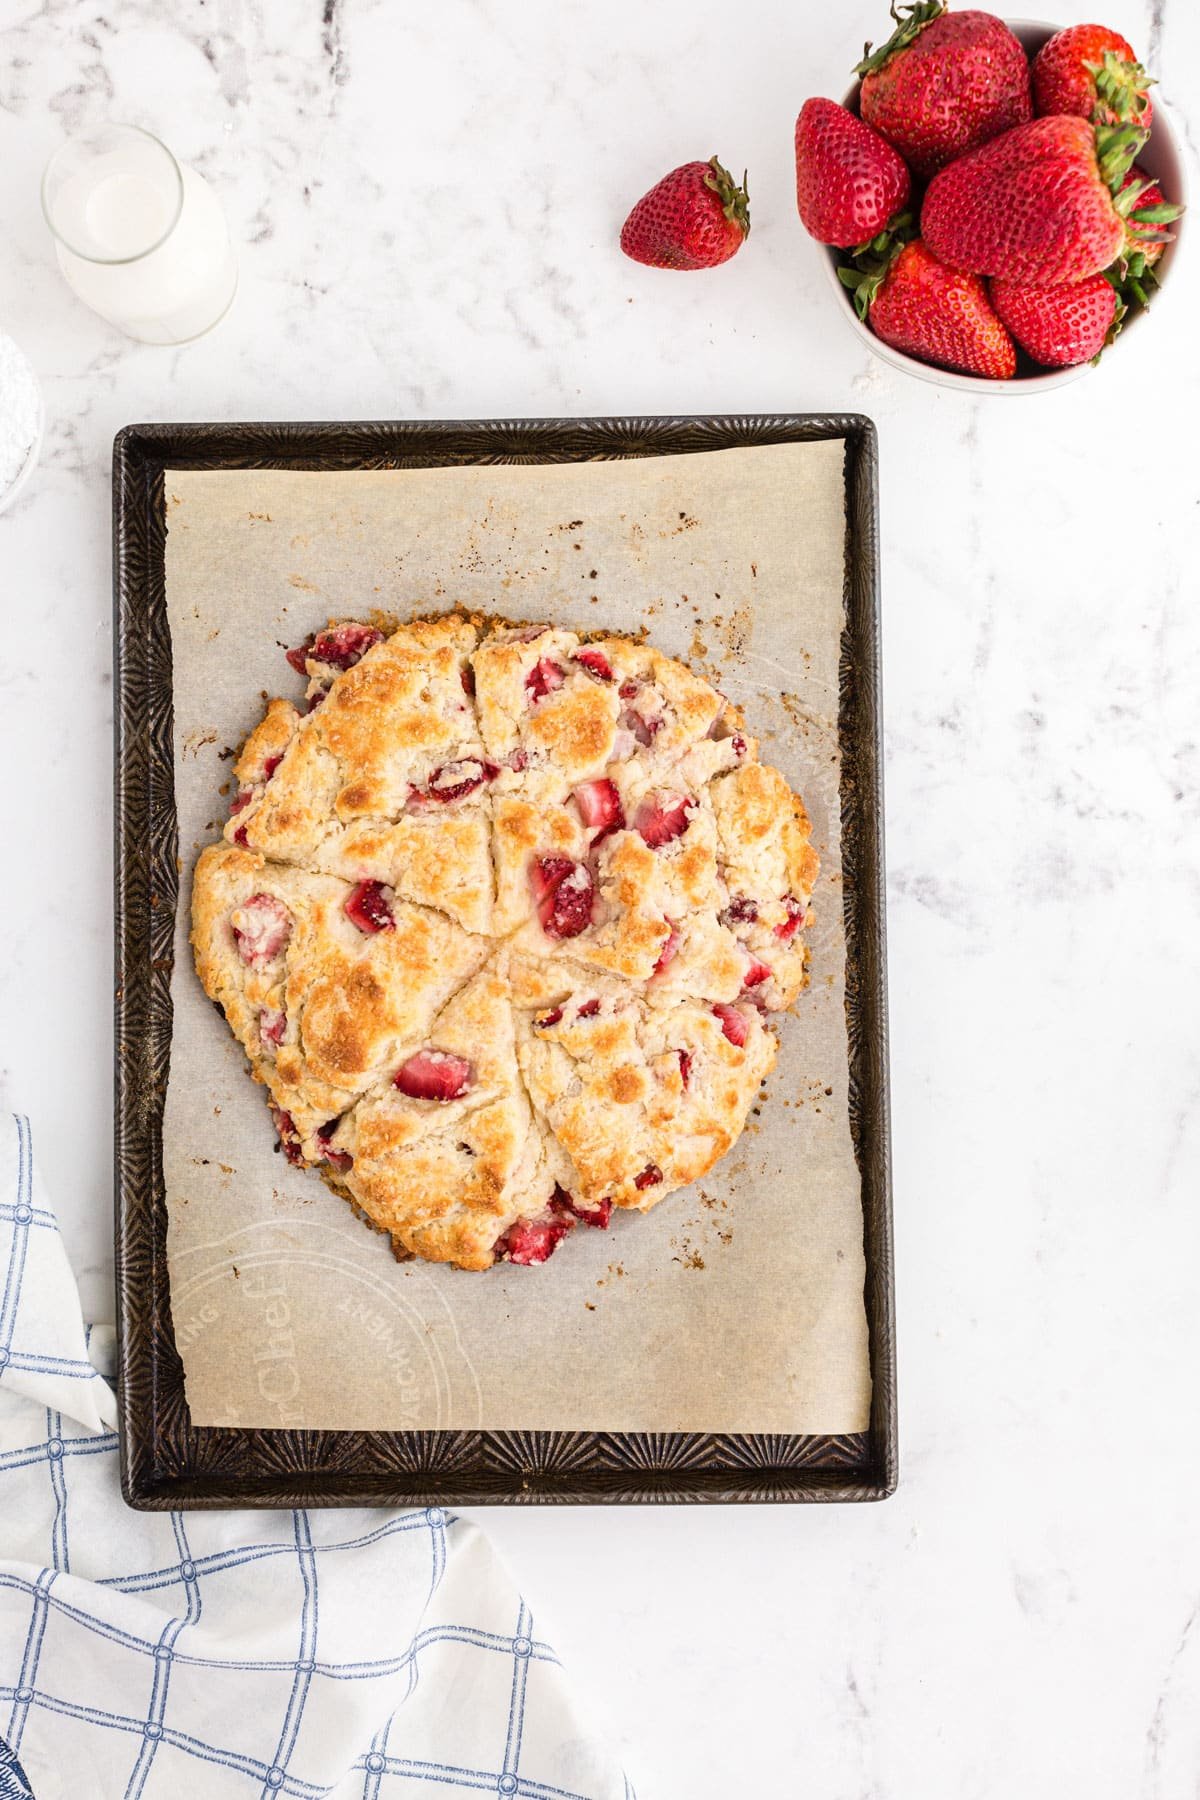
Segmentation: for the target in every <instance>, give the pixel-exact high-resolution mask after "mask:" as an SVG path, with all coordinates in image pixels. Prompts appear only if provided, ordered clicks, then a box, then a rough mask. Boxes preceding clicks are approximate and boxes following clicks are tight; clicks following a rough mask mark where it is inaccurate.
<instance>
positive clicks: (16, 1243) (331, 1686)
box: [0, 1117, 633, 1800]
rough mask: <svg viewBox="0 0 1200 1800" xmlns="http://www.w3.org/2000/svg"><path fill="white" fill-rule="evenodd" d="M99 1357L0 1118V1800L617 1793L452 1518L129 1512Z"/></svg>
mask: <svg viewBox="0 0 1200 1800" xmlns="http://www.w3.org/2000/svg"><path fill="white" fill-rule="evenodd" d="M112 1343H113V1334H112V1331H111V1329H110V1328H104V1327H98V1328H96V1329H94V1330H91V1331H88V1330H85V1328H84V1325H83V1321H82V1318H81V1316H80V1309H79V1298H78V1293H77V1291H76V1287H75V1282H74V1279H73V1277H72V1274H71V1269H70V1265H69V1264H68V1262H67V1257H66V1252H65V1250H64V1248H63V1243H62V1239H61V1237H60V1236H59V1232H58V1226H57V1223H56V1221H55V1218H54V1215H53V1213H52V1212H51V1211H50V1210H49V1209H48V1207H47V1206H46V1204H45V1201H44V1199H43V1197H42V1194H41V1191H40V1189H39V1186H38V1179H37V1173H36V1170H35V1168H34V1163H33V1147H32V1140H31V1134H30V1129H29V1125H28V1123H27V1121H26V1120H24V1119H16V1120H13V1119H9V1118H7V1117H0V1800H28V1796H29V1795H30V1793H32V1795H33V1796H34V1800H110V1796H113V1797H117V1796H120V1797H122V1800H156V1797H159V1796H161V1797H164V1800H210V1797H211V1800H233V1797H234V1796H236V1797H237V1800H246V1797H248V1796H256V1797H261V1800H271V1797H272V1796H275V1795H293V1796H297V1797H298V1800H317V1797H318V1796H324V1795H329V1796H333V1797H336V1800H348V1797H350V1796H353V1797H354V1800H422V1797H424V1796H429V1800H433V1796H438V1797H439V1800H447V1797H448V1796H450V1795H453V1794H468V1793H470V1794H479V1793H483V1794H497V1795H510V1794H511V1795H518V1796H524V1797H525V1800H632V1797H633V1790H632V1788H631V1787H630V1785H629V1783H628V1781H627V1780H626V1779H625V1777H624V1776H623V1775H622V1774H621V1773H620V1772H619V1770H617V1769H616V1767H615V1766H614V1764H613V1763H612V1761H611V1759H610V1758H609V1757H608V1756H607V1755H606V1754H605V1752H604V1751H603V1749H602V1748H601V1747H600V1746H599V1745H598V1744H597V1742H596V1741H595V1739H594V1738H593V1737H592V1736H591V1735H590V1733H589V1732H588V1730H587V1729H586V1727H585V1726H584V1725H583V1724H582V1723H581V1721H580V1719H579V1717H578V1715H577V1713H576V1710H575V1707H574V1705H573V1702H572V1698H571V1695H570V1692H569V1690H568V1687H567V1684H566V1682H565V1679H564V1676H563V1673H562V1668H561V1665H560V1663H559V1661H558V1659H557V1657H556V1656H555V1654H554V1652H553V1650H552V1649H551V1648H550V1646H549V1644H547V1643H545V1642H544V1641H543V1640H542V1639H541V1638H540V1637H539V1636H538V1635H537V1631H536V1629H535V1626H534V1620H533V1617H532V1615H531V1613H530V1611H529V1608H528V1607H527V1606H526V1605H525V1603H524V1601H523V1600H521V1598H520V1596H519V1595H518V1594H517V1593H516V1592H515V1591H514V1589H513V1587H512V1585H511V1583H510V1581H509V1579H508V1576H507V1575H506V1574H505V1572H504V1570H503V1568H502V1567H501V1565H500V1563H499V1562H498V1560H497V1558H496V1556H495V1554H494V1552H493V1551H492V1549H491V1547H490V1545H489V1544H488V1542H487V1540H486V1538H484V1537H483V1536H482V1535H481V1533H480V1532H478V1531H477V1530H476V1529H475V1528H474V1527H473V1526H472V1525H470V1524H468V1523H466V1522H465V1521H463V1520H460V1519H456V1518H455V1517H454V1516H453V1515H452V1514H450V1513H446V1512H443V1511H442V1510H441V1509H440V1508H439V1507H428V1508H425V1509H423V1510H421V1511H415V1512H378V1511H354V1512H348V1511H343V1512H338V1511H314V1512H311V1513H310V1512H227V1513H220V1512H196V1513H170V1514H167V1513H136V1512H131V1511H130V1510H129V1509H128V1508H126V1507H125V1505H124V1503H123V1501H122V1499H121V1495H120V1489H119V1486H118V1480H117V1439H116V1435H115V1433H114V1432H113V1430H112V1426H113V1424H114V1423H115V1420H116V1407H115V1405H114V1400H113V1393H112V1389H111V1387H110V1386H109V1383H108V1380H107V1379H106V1374H107V1372H108V1362H109V1359H110V1358H111V1352H112Z"/></svg>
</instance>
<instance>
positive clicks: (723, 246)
mask: <svg viewBox="0 0 1200 1800" xmlns="http://www.w3.org/2000/svg"><path fill="white" fill-rule="evenodd" d="M749 232H750V205H749V198H748V196H747V193H746V177H745V176H744V175H743V176H742V185H741V187H738V185H737V183H736V182H735V181H734V179H733V177H732V175H731V174H730V173H729V171H728V169H723V168H722V167H721V164H720V163H719V162H718V161H717V159H716V157H715V156H713V157H710V159H709V160H708V162H690V163H684V164H683V165H682V167H681V168H678V169H672V171H671V173H670V174H669V175H664V176H663V178H662V180H661V181H660V182H659V183H658V185H657V186H656V187H652V188H651V189H650V192H649V193H648V194H644V195H643V196H642V198H641V199H640V200H639V201H638V203H637V205H636V206H635V207H634V209H633V211H632V212H631V213H630V215H629V217H628V218H627V219H626V221H625V223H624V225H623V226H622V227H621V248H622V250H623V251H624V252H625V254H626V256H632V258H633V260H634V262H640V263H649V264H650V265H651V267H652V268H655V269H714V268H716V266H717V264H718V263H723V262H728V261H729V258H730V257H731V256H733V255H734V253H735V252H736V251H738V250H740V249H741V247H742V245H743V243H744V242H745V240H746V238H747V237H748V236H749Z"/></svg>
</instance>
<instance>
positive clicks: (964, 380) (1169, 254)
mask: <svg viewBox="0 0 1200 1800" xmlns="http://www.w3.org/2000/svg"><path fill="white" fill-rule="evenodd" d="M1006 23H1007V25H1008V28H1009V30H1010V31H1011V32H1012V33H1013V34H1014V36H1015V37H1018V38H1019V39H1020V40H1021V43H1022V44H1023V45H1024V47H1025V49H1026V51H1027V52H1028V54H1029V56H1030V57H1031V58H1032V57H1034V56H1036V55H1037V53H1038V51H1039V50H1040V49H1041V47H1042V45H1043V44H1044V43H1045V42H1046V40H1047V38H1051V37H1053V36H1054V33H1055V32H1056V31H1059V30H1061V29H1062V27H1061V26H1058V25H1047V24H1045V23H1044V22H1043V21H1042V20H1040V19H1008V20H1007V21H1006ZM858 89H859V84H858V82H857V81H856V82H855V84H854V86H853V87H852V88H851V89H850V90H849V92H848V93H846V94H844V95H843V96H842V104H843V106H848V107H849V108H850V110H851V111H852V112H855V113H856V112H857V111H858ZM1153 99H1154V119H1153V123H1152V125H1151V128H1150V140H1149V142H1148V143H1147V145H1146V148H1145V149H1144V150H1143V151H1142V154H1141V155H1140V156H1139V157H1138V163H1139V164H1140V166H1141V167H1142V168H1143V169H1145V170H1146V171H1147V173H1148V174H1150V175H1153V176H1154V179H1155V180H1156V181H1157V182H1158V183H1159V184H1160V186H1161V187H1162V190H1163V192H1164V194H1165V195H1166V197H1167V199H1168V200H1170V201H1173V202H1174V203H1175V204H1177V205H1185V204H1186V202H1187V194H1186V192H1185V187H1186V183H1185V181H1184V174H1183V161H1182V159H1181V157H1180V155H1179V151H1178V149H1177V147H1176V144H1175V137H1174V134H1173V132H1172V130H1171V127H1170V125H1169V123H1168V121H1167V116H1166V109H1165V107H1164V106H1163V105H1162V103H1161V101H1160V100H1159V97H1158V92H1157V89H1156V90H1155V92H1154V95H1153ZM1186 223H1187V221H1186V219H1180V220H1179V221H1178V222H1177V223H1176V224H1174V225H1172V226H1171V231H1172V232H1173V233H1174V241H1173V242H1171V243H1169V244H1168V245H1167V246H1166V248H1165V250H1164V251H1163V253H1162V256H1161V257H1160V258H1159V260H1158V262H1157V264H1156V265H1155V273H1156V275H1157V276H1158V282H1159V288H1160V289H1162V290H1164V291H1165V287H1166V281H1167V276H1168V275H1169V273H1170V269H1171V264H1172V262H1173V261H1174V259H1175V256H1176V254H1177V252H1178V248H1179V245H1178V238H1179V232H1180V230H1181V229H1182V227H1183V226H1184V225H1186ZM818 249H819V250H820V253H821V262H822V264H823V266H824V269H825V273H826V275H827V276H828V278H829V285H830V287H831V288H832V289H833V292H834V294H835V296H836V299H837V306H838V310H839V312H841V314H842V316H843V317H844V318H845V319H846V320H847V321H848V322H849V324H850V327H851V329H852V330H853V331H856V332H857V333H858V335H859V337H860V338H862V339H863V341H864V342H865V343H866V344H867V345H868V347H869V348H870V349H871V350H873V351H874V353H875V355H876V356H878V357H881V358H882V360H883V361H884V362H886V363H891V365H892V367H893V368H894V369H902V370H903V371H904V373H905V374H906V375H916V376H917V377H918V379H919V380H921V381H932V382H934V383H936V385H937V386H938V387H948V388H958V389H960V390H961V391H962V392H964V393H968V394H1040V393H1044V392H1045V391H1046V389H1047V388H1056V387H1063V386H1064V385H1065V383H1067V382H1068V381H1077V380H1078V379H1079V377H1080V376H1081V375H1086V374H1087V372H1088V370H1089V369H1091V368H1092V366H1093V365H1092V364H1091V363H1086V362H1085V363H1077V364H1076V365H1075V366H1074V367H1073V368H1070V369H1045V370H1043V371H1041V372H1040V373H1038V374H1036V375H1021V374H1017V375H1015V376H1014V377H1013V379H1012V380H1011V381H989V380H988V379H987V378H986V377H985V376H982V375H959V374H957V373H956V372H955V371H954V370H953V369H939V368H938V367H937V366H936V365H935V364H933V363H926V362H920V361H918V359H917V358H916V357H915V356H906V355H905V353H904V351H903V350H895V349H893V348H892V346H891V345H890V344H885V343H884V341H883V339H882V338H877V337H876V336H875V333H874V332H873V331H871V330H870V329H869V328H868V327H867V326H866V325H865V324H864V323H863V321H862V320H861V319H860V318H859V316H858V314H857V313H856V312H855V310H854V300H853V297H852V296H851V293H850V290H849V289H848V288H847V287H846V286H845V284H844V283H843V282H842V281H840V280H839V279H838V252H837V251H836V250H830V249H827V248H826V247H825V246H824V245H819V246H818ZM1161 303H1162V294H1161V293H1157V294H1156V295H1155V297H1154V305H1153V307H1151V308H1149V309H1137V310H1135V311H1133V312H1131V313H1130V314H1129V316H1128V318H1127V319H1126V321H1125V324H1124V325H1123V326H1122V328H1121V337H1119V338H1118V339H1117V342H1116V344H1115V345H1114V346H1113V348H1112V349H1111V350H1109V351H1107V352H1106V355H1109V356H1116V355H1119V354H1120V350H1121V338H1123V337H1124V336H1125V335H1126V334H1127V333H1128V332H1130V331H1141V330H1143V329H1144V328H1145V326H1146V325H1147V323H1148V321H1147V320H1146V318H1145V316H1144V314H1145V311H1147V310H1148V311H1150V312H1151V313H1153V312H1156V311H1157V309H1158V307H1159V306H1160V305H1161Z"/></svg>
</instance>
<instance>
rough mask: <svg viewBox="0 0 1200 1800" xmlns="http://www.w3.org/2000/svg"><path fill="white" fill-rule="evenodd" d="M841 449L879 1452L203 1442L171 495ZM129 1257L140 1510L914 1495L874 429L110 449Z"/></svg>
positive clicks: (274, 428)
mask: <svg viewBox="0 0 1200 1800" xmlns="http://www.w3.org/2000/svg"><path fill="white" fill-rule="evenodd" d="M829 438H840V439H842V440H843V441H844V442H845V445H846V463H847V468H846V474H847V506H846V523H847V545H846V551H847V554H846V603H847V604H846V611H847V624H846V629H845V632H844V633H843V641H842V657H841V697H840V709H839V732H840V736H841V740H842V750H843V760H844V765H845V767H846V768H851V767H852V768H853V778H852V779H849V780H848V779H847V778H846V777H845V775H844V776H843V786H842V845H843V852H844V858H845V865H846V881H845V895H846V925H847V987H848V994H849V995H850V996H851V1003H850V1006H849V1008H848V1016H849V1018H850V1020H851V1030H850V1055H851V1089H852V1096H853V1098H854V1101H855V1147H856V1151H857V1154H858V1158H859V1165H860V1169H861V1173H862V1179H863V1220H864V1244H865V1250H866V1283H865V1300H866V1310H867V1322H868V1333H869V1346H870V1361H871V1374H872V1404H871V1419H870V1424H869V1427H868V1430H867V1431H866V1432H863V1433H857V1434H853V1435H851V1436H843V1437H828V1436H826V1437H818V1436H790V1437H782V1436H738V1435H733V1434H716V1433H643V1432H638V1433H633V1432H594V1431H585V1432H498V1431H469V1432H394V1433H388V1432H297V1431H270V1430H256V1431H246V1430H218V1429H202V1428H196V1427H193V1426H192V1424H191V1422H190V1419H189V1417H188V1413H187V1407H186V1402H185V1400H184V1393H183V1371H182V1365H181V1363H180V1360H179V1356H178V1352H177V1350H176V1347H175V1342H174V1336H173V1332H172V1326H171V1314H170V1295H169V1289H168V1285H167V1268H166V1209H165V1202H164V1192H163V1179H162V1144H161V1128H162V1109H163V1103H164V1100H165V1094H166V1077H167V1070H168V1066H169V1056H170V1027H171V1001H170V975H171V968H172V963H173V930H174V919H175V906H176V904H177V900H178V872H177V868H176V846H177V832H176V823H175V809H174V793H173V773H172V753H171V731H172V690H171V651H170V636H169V631H168V628H167V620H166V597H165V580H164V569H163V554H164V546H165V538H166V525H165V514H164V507H163V471H164V470H165V469H166V468H167V467H174V468H218V469H223V468H229V469H233V468H264V469H265V468H291V469H321V470H330V469H361V468H402V467H406V466H408V467H414V466H415V467H429V466H434V465H446V466H455V465H461V464H464V463H478V462H515V461H530V462H543V461H582V460H592V459H607V458H611V457H631V456H654V455H667V454H680V455H686V454H693V453H696V452H699V451H704V450H714V449H723V448H731V447H734V446H738V445H761V444H769V443H789V442H814V441H818V440H821V439H829ZM113 610H114V633H113V641H114V684H115V690H116V695H115V714H114V752H115V754H114V801H115V878H114V885H115V918H116V929H115V952H116V970H115V988H114V1032H115V1059H114V1070H115V1097H114V1098H115V1184H114V1185H115V1195H114V1199H115V1252H116V1281H117V1330H118V1360H119V1430H120V1441H121V1480H122V1490H123V1492H124V1495H125V1499H126V1501H127V1502H128V1504H129V1505H130V1506H133V1507H137V1508H139V1509H146V1510H162V1509H168V1508H175V1507H181V1506H186V1507H223V1506H339V1505H352V1506H362V1505H400V1506H406V1505H407V1506H422V1505H424V1506H444V1505H474V1506H478V1505H487V1504H494V1503H503V1502H521V1503H541V1504H570V1503H575V1504H578V1503H625V1504H630V1503H639V1502H641V1503H652V1504H663V1503H671V1502H680V1501H684V1502H694V1503H714V1502H716V1503H721V1502H752V1501H772V1502H783V1501H811V1502H820V1501H825V1502H828V1501H861V1500H879V1499H884V1498H886V1497H887V1496H888V1495H890V1494H891V1493H893V1492H894V1491H895V1487H896V1484H897V1480H898V1445H897V1435H898V1433H897V1405H896V1345H895V1307H894V1257H893V1239H892V1208H891V1151H890V1117H889V1093H888V1060H887V988H886V919H885V895H884V843H883V747H882V707H881V670H880V619H879V524H878V449H877V439H876V433H875V427H874V425H873V423H872V422H871V420H870V419H868V418H866V417H865V416H864V415H862V414H857V413H839V414H811V413H810V414H743V415H719V416H708V417H688V416H681V417H669V418H668V417H611V418H583V419H539V418H530V419H496V420H429V421H422V420H394V421H374V422H372V421H363V422H361V423H337V422H327V423H323V422H310V423H283V422H281V423H278V424H268V423H262V424H215V423H214V424H178V425H163V424H143V425H129V426H126V427H125V428H124V429H123V430H122V431H120V432H119V433H118V434H117V437H116V439H115V441H114V446H113Z"/></svg>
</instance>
